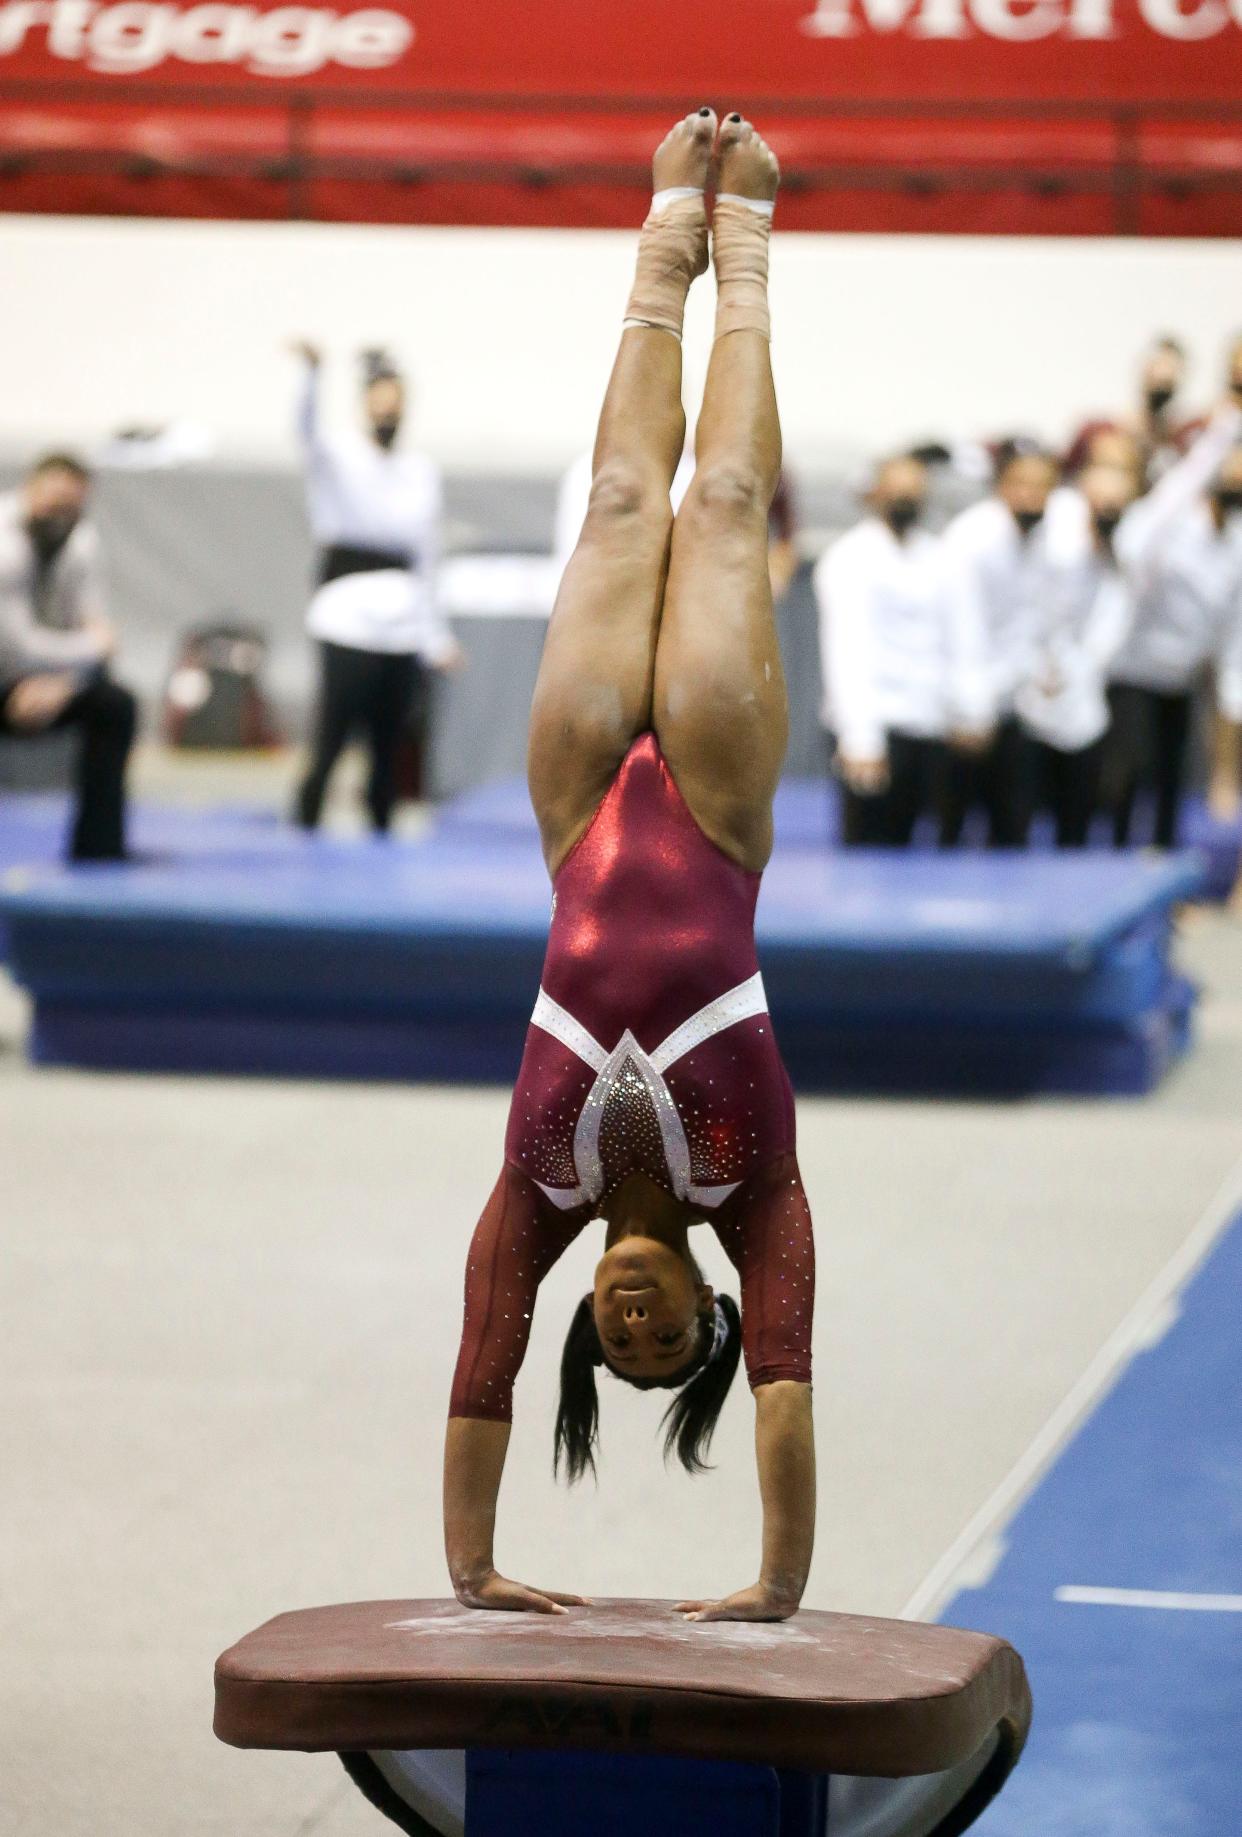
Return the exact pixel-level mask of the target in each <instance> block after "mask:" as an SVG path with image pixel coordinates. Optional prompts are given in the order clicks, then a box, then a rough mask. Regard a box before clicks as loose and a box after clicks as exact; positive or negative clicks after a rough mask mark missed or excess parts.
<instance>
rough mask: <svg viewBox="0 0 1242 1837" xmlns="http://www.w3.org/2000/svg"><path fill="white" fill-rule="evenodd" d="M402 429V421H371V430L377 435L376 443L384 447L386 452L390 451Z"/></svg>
mask: <svg viewBox="0 0 1242 1837" xmlns="http://www.w3.org/2000/svg"><path fill="white" fill-rule="evenodd" d="M400 431H401V423H400V421H373V422H372V423H371V432H372V434H373V435H374V437H375V444H376V446H381V447H383V449H384V451H385V452H387V451H388V449H389V447H390V446H391V445H392V444H393V442H394V441H395V440H396V438H397V435H398V433H399V432H400Z"/></svg>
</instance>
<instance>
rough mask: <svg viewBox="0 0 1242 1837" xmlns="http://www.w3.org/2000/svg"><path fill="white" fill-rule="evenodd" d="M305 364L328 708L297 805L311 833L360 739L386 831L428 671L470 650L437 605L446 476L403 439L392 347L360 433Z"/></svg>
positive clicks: (377, 820)
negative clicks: (336, 422) (407, 734)
mask: <svg viewBox="0 0 1242 1837" xmlns="http://www.w3.org/2000/svg"><path fill="white" fill-rule="evenodd" d="M296 348H297V350H298V353H299V355H300V357H301V360H302V363H303V379H302V392H301V398H300V402H299V408H298V432H299V438H300V441H301V444H302V449H303V453H304V456H305V460H306V490H307V508H308V511H309V515H310V523H311V530H312V533H313V535H314V537H315V539H316V542H317V544H318V547H319V566H318V578H317V583H316V588H315V592H314V595H313V597H312V599H311V603H310V607H309V610H308V613H307V629H308V631H309V632H310V635H311V637H312V638H314V639H315V640H316V641H317V643H318V645H319V657H320V675H319V706H318V713H317V715H316V720H315V731H314V735H313V738H312V742H311V758H310V764H309V767H308V770H307V773H306V777H305V778H304V780H303V782H302V785H301V787H300V790H299V792H298V798H297V805H296V818H297V821H298V822H299V823H300V824H301V825H302V827H303V828H304V829H314V828H315V827H316V826H317V825H318V823H319V819H320V816H321V814H322V812H323V804H324V797H325V795H326V792H327V788H328V781H329V779H330V778H331V776H332V769H333V767H334V766H335V765H336V762H337V760H338V759H339V758H340V755H341V753H342V752H343V750H344V748H345V746H346V745H347V744H348V742H349V740H350V738H351V736H352V734H353V733H354V732H355V731H356V730H357V731H361V732H362V733H363V734H365V736H366V739H367V743H368V746H369V750H370V754H371V776H370V783H369V786H368V790H367V806H368V809H369V811H370V815H371V822H372V825H373V827H374V828H375V829H376V830H377V831H378V832H379V833H380V834H383V833H384V832H385V831H386V830H387V829H388V828H389V826H390V824H391V821H392V814H393V806H394V804H395V801H396V786H397V759H398V747H399V743H400V741H401V738H402V734H403V731H404V730H405V728H406V726H407V722H408V720H409V717H410V715H411V713H412V710H413V705H414V701H415V695H416V691H417V689H418V687H419V685H420V683H422V681H423V680H424V670H425V669H440V670H447V669H454V668H456V667H457V666H458V665H459V664H460V663H461V661H462V654H461V651H460V649H459V647H458V645H457V642H456V640H455V639H454V637H453V634H452V632H451V630H450V629H449V626H448V623H447V621H446V620H445V618H444V616H443V614H442V613H441V611H440V609H439V606H438V604H437V599H436V569H437V565H438V559H439V552H440V538H441V531H440V525H441V500H442V493H441V484H440V474H439V472H438V470H437V468H436V467H435V465H434V464H433V462H432V461H431V460H430V459H429V458H428V456H427V455H426V454H425V453H418V452H414V451H412V450H410V449H409V448H407V447H405V446H403V445H402V443H401V438H400V436H401V432H402V428H403V425H404V420H405V410H406V389H405V384H404V382H403V380H402V378H401V376H400V375H399V373H398V371H397V368H396V366H395V365H394V364H393V362H392V360H391V359H390V358H389V357H387V356H386V355H385V354H384V353H383V352H380V351H371V352H367V353H364V368H363V390H362V411H363V417H362V418H363V428H362V430H359V431H357V432H353V433H350V432H345V431H342V432H341V433H339V434H335V433H331V432H329V431H328V430H327V429H326V428H325V427H324V425H323V420H322V416H321V414H320V407H319V375H320V370H321V367H322V366H321V358H320V353H319V351H318V350H317V349H316V348H315V347H314V346H313V345H310V344H307V343H305V342H303V343H301V344H299V345H298V346H297V347H296Z"/></svg>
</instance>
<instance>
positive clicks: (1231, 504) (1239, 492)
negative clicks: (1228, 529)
mask: <svg viewBox="0 0 1242 1837" xmlns="http://www.w3.org/2000/svg"><path fill="white" fill-rule="evenodd" d="M1215 495H1216V502H1217V503H1218V504H1219V505H1220V507H1221V509H1222V511H1223V512H1224V514H1225V515H1226V516H1227V517H1231V516H1234V515H1235V514H1236V513H1237V512H1238V511H1239V510H1242V485H1222V486H1221V488H1220V490H1219V491H1218V492H1217V493H1216V494H1215Z"/></svg>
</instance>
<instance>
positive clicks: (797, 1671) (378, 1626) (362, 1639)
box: [215, 1601, 1031, 1778]
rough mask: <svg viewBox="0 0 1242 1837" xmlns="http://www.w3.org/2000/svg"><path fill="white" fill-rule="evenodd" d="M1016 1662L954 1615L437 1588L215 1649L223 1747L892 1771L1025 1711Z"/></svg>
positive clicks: (294, 1619) (338, 1610)
mask: <svg viewBox="0 0 1242 1837" xmlns="http://www.w3.org/2000/svg"><path fill="white" fill-rule="evenodd" d="M1030 1714H1031V1709H1030V1693H1029V1691H1028V1689H1027V1683H1026V1676H1025V1673H1024V1672H1023V1669H1022V1661H1021V1659H1020V1658H1019V1657H1018V1655H1017V1653H1016V1652H1015V1651H1014V1650H1013V1648H1012V1646H1009V1645H1007V1644H1006V1643H1005V1641H1004V1640H1001V1639H993V1638H991V1637H989V1636H988V1635H986V1634H983V1633H966V1632H961V1631H959V1630H958V1629H956V1628H954V1627H942V1626H923V1625H920V1624H917V1623H915V1622H910V1621H901V1620H873V1619H869V1618H865V1617H862V1616H858V1615H853V1614H822V1613H815V1612H810V1611H807V1612H803V1613H799V1614H796V1615H795V1616H794V1618H793V1619H792V1620H786V1621H782V1622H779V1623H761V1624H751V1623H743V1622H738V1621H708V1622H698V1623H695V1622H688V1621H685V1620H683V1619H682V1618H681V1617H680V1616H679V1615H677V1614H675V1613H674V1612H673V1610H672V1604H671V1603H670V1602H667V1601H597V1602H595V1603H594V1604H593V1605H592V1606H590V1607H585V1608H570V1610H569V1611H568V1613H566V1614H564V1615H556V1616H548V1615H538V1614H501V1613H485V1612H480V1611H478V1610H476V1609H471V1608H464V1607H461V1606H459V1605H458V1603H457V1602H456V1601H357V1602H349V1603H344V1604H342V1605H340V1606H337V1607H313V1608H305V1609H303V1610H301V1611H300V1612H297V1613H292V1614H280V1615H278V1616H277V1617H276V1619H275V1620H269V1621H268V1622H267V1624H266V1625H265V1626H261V1627H259V1628H258V1629H257V1630H256V1631H255V1632H253V1633H249V1634H247V1636H246V1638H245V1639H243V1640H240V1641H239V1642H238V1644H237V1645H235V1646H231V1647H230V1648H229V1650H228V1651H227V1652H225V1653H223V1654H222V1655H221V1657H220V1658H219V1659H218V1661H217V1663H216V1717H215V1729H216V1734H217V1735H218V1736H219V1737H220V1739H221V1740H222V1741H227V1742H231V1743H232V1744H233V1745H234V1746H235V1747H239V1748H296V1749H303V1750H309V1751H316V1750H324V1749H335V1750H338V1751H350V1750H355V1751H356V1750H359V1749H389V1748H468V1747H494V1748H497V1747H505V1748H515V1747H516V1748H597V1749H609V1750H612V1751H622V1752H625V1751H628V1752H632V1753H661V1754H681V1755H686V1756H698V1757H701V1758H704V1759H722V1760H743V1761H755V1762H760V1763H766V1764H768V1765H770V1766H777V1767H803V1768H809V1769H814V1770H816V1771H818V1772H838V1773H851V1774H871V1775H878V1776H883V1777H886V1778H899V1777H905V1776H908V1775H911V1774H922V1773H936V1772H940V1771H942V1770H943V1769H945V1768H948V1767H952V1766H956V1765H957V1764H958V1762H960V1761H964V1760H966V1759H967V1758H968V1757H969V1756H970V1755H972V1754H975V1753H977V1752H978V1750H979V1749H980V1748H981V1747H982V1745H983V1744H984V1742H985V1741H987V1739H988V1738H989V1736H991V1735H992V1734H993V1732H997V1733H998V1734H999V1737H1000V1741H1001V1744H1002V1746H1004V1747H1005V1748H1006V1749H1008V1751H1009V1754H1010V1756H1011V1757H1012V1758H1016V1756H1017V1753H1018V1751H1019V1750H1020V1749H1021V1746H1022V1743H1023V1741H1024V1740H1025V1738H1026V1731H1027V1728H1028V1726H1029V1723H1030Z"/></svg>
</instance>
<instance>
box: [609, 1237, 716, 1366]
mask: <svg viewBox="0 0 1242 1837" xmlns="http://www.w3.org/2000/svg"><path fill="white" fill-rule="evenodd" d="M592 1301H593V1313H594V1317H595V1329H596V1332H597V1333H598V1334H599V1342H600V1349H601V1351H602V1352H603V1355H604V1359H605V1361H606V1363H607V1364H608V1365H609V1366H611V1367H612V1369H613V1370H614V1371H615V1372H616V1373H617V1375H618V1376H619V1377H623V1378H628V1379H630V1380H631V1381H632V1382H633V1381H638V1382H640V1383H642V1382H647V1383H651V1382H654V1383H657V1384H664V1383H670V1382H673V1381H675V1380H676V1379H677V1378H678V1377H680V1376H681V1375H682V1374H683V1373H687V1372H688V1371H689V1370H691V1369H693V1367H695V1366H696V1365H698V1364H699V1363H701V1360H702V1353H703V1337H704V1333H705V1332H710V1328H711V1321H712V1308H713V1303H714V1301H715V1296H714V1294H713V1292H712V1289H711V1287H710V1285H709V1284H708V1283H705V1282H704V1281H703V1280H702V1278H701V1275H700V1273H699V1271H698V1270H697V1268H696V1267H695V1264H694V1261H693V1259H692V1258H691V1257H690V1255H689V1252H688V1251H687V1252H685V1253H681V1252H679V1251H678V1250H675V1249H673V1248H672V1247H671V1246H670V1245H669V1244H667V1243H663V1242H661V1241H660V1240H659V1239H657V1238H652V1237H644V1236H637V1235H636V1236H629V1237H623V1238H621V1239H619V1241H618V1242H616V1243H615V1244H613V1245H612V1246H611V1247H610V1248H609V1249H608V1250H606V1251H605V1252H604V1255H603V1256H602V1257H601V1258H600V1262H599V1266H598V1268H597V1269H596V1271H595V1289H594V1295H593V1298H592Z"/></svg>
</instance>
